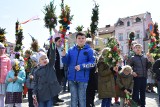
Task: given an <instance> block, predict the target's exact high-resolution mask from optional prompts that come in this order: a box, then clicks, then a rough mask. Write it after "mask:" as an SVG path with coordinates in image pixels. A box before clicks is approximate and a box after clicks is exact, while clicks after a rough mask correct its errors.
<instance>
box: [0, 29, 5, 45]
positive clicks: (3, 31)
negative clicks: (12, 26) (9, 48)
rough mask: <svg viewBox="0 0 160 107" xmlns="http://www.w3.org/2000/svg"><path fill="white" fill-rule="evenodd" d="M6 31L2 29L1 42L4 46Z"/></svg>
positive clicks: (0, 30) (0, 33)
mask: <svg viewBox="0 0 160 107" xmlns="http://www.w3.org/2000/svg"><path fill="white" fill-rule="evenodd" d="M5 30H6V29H5V28H1V27H0V42H1V43H3V44H4V43H5V41H6V37H5V34H6V31H5Z"/></svg>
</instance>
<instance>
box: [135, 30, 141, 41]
mask: <svg viewBox="0 0 160 107" xmlns="http://www.w3.org/2000/svg"><path fill="white" fill-rule="evenodd" d="M135 38H136V39H140V31H139V30H138V31H136V37H135Z"/></svg>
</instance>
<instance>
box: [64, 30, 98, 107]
mask: <svg viewBox="0 0 160 107" xmlns="http://www.w3.org/2000/svg"><path fill="white" fill-rule="evenodd" d="M76 42H77V44H76V45H75V46H73V47H71V48H70V49H69V50H68V53H67V54H66V52H65V50H63V52H62V62H63V63H65V64H67V65H68V81H69V86H70V92H71V107H77V104H78V102H79V107H86V89H87V85H88V80H89V72H90V68H92V67H93V66H94V61H95V58H94V55H93V50H92V49H91V47H90V46H89V45H87V44H85V43H86V37H85V34H83V33H81V32H79V33H77V35H76Z"/></svg>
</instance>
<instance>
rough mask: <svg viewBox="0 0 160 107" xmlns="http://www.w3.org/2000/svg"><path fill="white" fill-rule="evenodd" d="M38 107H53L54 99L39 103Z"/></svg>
mask: <svg viewBox="0 0 160 107" xmlns="http://www.w3.org/2000/svg"><path fill="white" fill-rule="evenodd" d="M38 107H53V98H51V99H50V100H47V101H44V102H39V105H38Z"/></svg>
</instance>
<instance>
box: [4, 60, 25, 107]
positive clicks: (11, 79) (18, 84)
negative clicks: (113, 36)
mask: <svg viewBox="0 0 160 107" xmlns="http://www.w3.org/2000/svg"><path fill="white" fill-rule="evenodd" d="M11 65H12V69H11V70H10V71H9V72H8V74H7V77H6V80H5V82H6V84H7V89H6V99H5V103H6V104H7V105H8V107H22V104H21V103H22V92H23V83H24V82H25V80H26V79H25V77H26V74H25V71H24V69H21V67H20V62H19V61H18V59H13V60H12V62H11Z"/></svg>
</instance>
